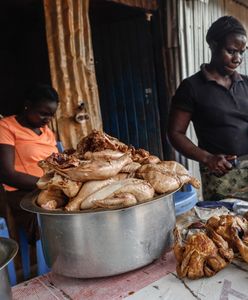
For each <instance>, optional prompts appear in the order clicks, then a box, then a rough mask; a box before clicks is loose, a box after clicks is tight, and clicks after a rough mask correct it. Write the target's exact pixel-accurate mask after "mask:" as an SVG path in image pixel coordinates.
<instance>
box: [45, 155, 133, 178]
mask: <svg viewBox="0 0 248 300" xmlns="http://www.w3.org/2000/svg"><path fill="white" fill-rule="evenodd" d="M58 158H59V155H58V156H57V157H56V159H55V158H54V159H51V157H48V158H47V159H46V160H45V162H44V161H43V162H42V163H41V164H40V166H41V167H42V165H45V166H46V168H47V165H49V168H50V170H52V169H53V171H55V172H56V173H58V174H60V175H62V176H64V177H67V178H69V179H71V180H74V181H80V182H85V181H89V180H97V179H99V180H101V179H107V178H110V177H113V176H115V175H117V174H118V173H119V172H120V171H121V169H122V168H123V167H124V166H126V165H127V164H129V163H131V162H132V159H131V158H130V156H129V154H123V155H122V156H121V157H119V158H118V159H114V160H104V159H99V160H86V161H79V163H78V164H77V165H76V166H74V165H73V166H71V165H69V167H66V163H65V162H64V163H63V165H62V167H61V165H60V164H59V162H58V161H59V159H58Z"/></svg>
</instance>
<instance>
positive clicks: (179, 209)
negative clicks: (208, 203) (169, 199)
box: [173, 184, 198, 216]
mask: <svg viewBox="0 0 248 300" xmlns="http://www.w3.org/2000/svg"><path fill="white" fill-rule="evenodd" d="M173 200H174V205H175V212H176V216H179V215H181V214H183V213H185V212H187V211H189V210H191V209H192V208H193V207H194V206H195V204H196V203H197V202H198V198H197V193H196V190H195V189H194V188H193V187H192V185H191V184H187V185H186V186H185V191H178V192H176V193H174V194H173Z"/></svg>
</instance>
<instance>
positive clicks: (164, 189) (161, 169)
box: [136, 161, 200, 194]
mask: <svg viewBox="0 0 248 300" xmlns="http://www.w3.org/2000/svg"><path fill="white" fill-rule="evenodd" d="M136 176H137V177H138V178H143V179H145V180H147V181H148V182H150V184H151V185H152V186H153V188H154V189H155V191H156V193H158V194H162V193H169V192H172V191H175V190H177V189H179V188H181V187H182V186H183V185H184V184H186V183H190V184H192V185H193V186H194V187H195V188H199V187H200V182H199V180H197V179H196V178H194V177H192V176H190V175H189V172H188V171H187V170H186V169H185V168H184V167H183V166H182V165H180V164H179V163H177V162H175V161H162V162H159V163H157V164H144V165H142V166H141V167H140V168H139V169H138V170H137V171H136Z"/></svg>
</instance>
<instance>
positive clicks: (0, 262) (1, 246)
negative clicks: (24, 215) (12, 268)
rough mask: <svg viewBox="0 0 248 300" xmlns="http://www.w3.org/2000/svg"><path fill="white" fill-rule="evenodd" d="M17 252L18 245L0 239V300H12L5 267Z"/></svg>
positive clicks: (6, 239) (5, 239)
mask: <svg viewBox="0 0 248 300" xmlns="http://www.w3.org/2000/svg"><path fill="white" fill-rule="evenodd" d="M17 251H18V245H17V243H16V242H15V241H14V240H11V239H9V238H3V237H0V299H4V300H8V299H12V292H11V286H10V282H9V276H8V269H7V265H8V263H9V262H10V261H11V260H12V259H13V258H14V257H15V256H16V253H17Z"/></svg>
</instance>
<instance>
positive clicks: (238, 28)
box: [206, 16, 246, 46]
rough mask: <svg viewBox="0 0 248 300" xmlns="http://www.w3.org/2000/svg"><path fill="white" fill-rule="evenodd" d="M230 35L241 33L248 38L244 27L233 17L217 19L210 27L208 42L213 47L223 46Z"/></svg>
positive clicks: (207, 36)
mask: <svg viewBox="0 0 248 300" xmlns="http://www.w3.org/2000/svg"><path fill="white" fill-rule="evenodd" d="M230 33H239V34H242V35H245V36H246V30H245V28H244V26H243V25H242V24H241V23H240V22H239V20H237V19H236V18H234V17H232V16H224V17H221V18H219V19H217V20H216V21H215V22H214V23H212V25H211V26H210V27H209V29H208V32H207V35H206V41H207V43H208V44H209V45H210V46H211V45H213V44H216V45H222V43H223V42H224V40H225V38H226V36H227V35H229V34H230Z"/></svg>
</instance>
